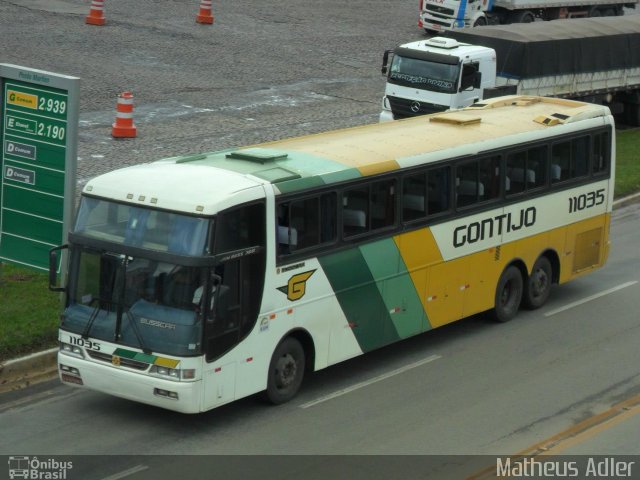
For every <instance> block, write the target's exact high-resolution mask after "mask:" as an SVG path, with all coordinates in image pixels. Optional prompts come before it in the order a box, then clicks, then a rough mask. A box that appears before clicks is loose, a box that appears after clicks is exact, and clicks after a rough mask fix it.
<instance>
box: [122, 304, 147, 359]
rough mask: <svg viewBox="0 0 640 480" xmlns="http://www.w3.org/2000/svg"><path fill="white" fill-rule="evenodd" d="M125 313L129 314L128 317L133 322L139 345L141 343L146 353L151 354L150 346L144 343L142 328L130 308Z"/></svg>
mask: <svg viewBox="0 0 640 480" xmlns="http://www.w3.org/2000/svg"><path fill="white" fill-rule="evenodd" d="M125 313H126V314H127V318H128V319H129V323H130V324H131V328H132V329H133V333H134V334H135V336H136V339H137V340H138V345H140V348H141V349H142V351H143V352H144V353H146V354H147V355H151V349H150V348H148V347H147V346H146V345H145V344H144V341H143V340H142V334H141V333H140V330H139V329H138V324H137V323H136V320H135V318H134V317H133V315H132V314H131V312H130V311H129V310H127V311H126V312H125Z"/></svg>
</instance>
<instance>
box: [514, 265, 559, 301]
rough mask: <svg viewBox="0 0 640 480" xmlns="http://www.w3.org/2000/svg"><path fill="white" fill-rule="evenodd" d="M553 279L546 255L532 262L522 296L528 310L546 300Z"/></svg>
mask: <svg viewBox="0 0 640 480" xmlns="http://www.w3.org/2000/svg"><path fill="white" fill-rule="evenodd" d="M552 280H553V270H552V268H551V262H550V261H549V259H548V258H547V257H540V258H538V260H536V263H534V264H533V269H532V270H531V275H529V278H528V280H527V283H526V284H525V289H524V296H523V298H522V300H523V303H524V306H525V307H526V308H528V309H529V310H535V309H536V308H540V307H541V306H542V305H544V304H545V303H546V302H547V299H548V298H549V294H550V293H551V282H552Z"/></svg>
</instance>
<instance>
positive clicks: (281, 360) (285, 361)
mask: <svg viewBox="0 0 640 480" xmlns="http://www.w3.org/2000/svg"><path fill="white" fill-rule="evenodd" d="M304 369H305V358H304V349H303V348H302V345H300V342H298V340H296V339H295V338H293V337H288V338H285V339H284V340H283V341H282V342H281V343H280V345H278V348H276V351H275V352H273V356H272V357H271V363H270V364H269V377H268V378H267V390H266V392H265V393H266V398H267V399H268V400H269V401H270V402H271V403H273V404H275V405H279V404H281V403H285V402H288V401H289V400H291V399H292V398H293V397H295V396H296V394H297V393H298V390H299V389H300V385H301V384H302V378H303V377H304Z"/></svg>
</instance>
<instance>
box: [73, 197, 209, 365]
mask: <svg viewBox="0 0 640 480" xmlns="http://www.w3.org/2000/svg"><path fill="white" fill-rule="evenodd" d="M213 222H214V219H211V218H202V217H192V216H188V215H183V214H179V213H173V212H167V211H162V210H154V209H149V208H145V207H138V206H133V205H127V204H122V203H117V202H112V201H108V200H102V199H97V198H92V197H86V196H85V197H83V198H82V200H81V203H80V208H79V211H78V217H77V220H76V225H75V228H74V231H73V233H74V234H75V235H76V239H80V241H78V240H77V241H76V243H75V244H74V245H72V248H71V263H70V265H69V279H70V281H69V292H68V303H67V307H66V309H65V311H64V315H63V320H62V325H61V326H62V328H64V329H66V330H68V331H71V332H74V333H79V334H82V335H84V336H89V337H92V338H95V339H101V340H105V341H110V342H116V343H121V344H123V345H129V346H133V347H138V348H141V349H142V350H144V351H149V352H150V351H154V352H161V353H166V354H170V355H196V354H199V353H201V351H202V348H201V344H202V326H201V325H202V320H201V316H202V313H201V304H202V301H203V299H202V296H203V295H202V294H203V290H204V283H205V279H206V278H208V277H207V274H208V268H207V267H204V266H198V267H196V266H186V265H183V264H181V259H187V257H204V256H206V255H208V254H209V248H208V245H209V242H208V239H209V231H210V230H211V228H210V227H212V226H213ZM81 239H86V240H87V244H84V242H83V241H82V240H81ZM90 240H99V243H98V245H99V246H98V247H96V246H95V242H91V241H90ZM89 245H93V246H89ZM132 247H135V248H132ZM132 251H133V252H136V253H131V252H132ZM123 252H127V253H123ZM165 257H166V258H165ZM187 263H189V264H190V265H193V264H194V262H187Z"/></svg>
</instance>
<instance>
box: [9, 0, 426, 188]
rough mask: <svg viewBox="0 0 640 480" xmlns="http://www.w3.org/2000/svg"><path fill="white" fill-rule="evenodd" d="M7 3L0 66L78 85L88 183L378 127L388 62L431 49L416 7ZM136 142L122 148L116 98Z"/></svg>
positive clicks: (355, 0)
mask: <svg viewBox="0 0 640 480" xmlns="http://www.w3.org/2000/svg"><path fill="white" fill-rule="evenodd" d="M89 9H90V1H89V0H2V1H0V32H1V33H0V63H11V64H17V65H22V66H26V67H31V68H38V69H42V70H48V71H52V72H57V73H63V74H67V75H73V76H78V77H80V78H81V105H80V132H79V145H78V156H79V162H78V178H79V181H80V182H81V183H82V182H84V181H86V179H88V178H90V177H92V176H95V175H97V174H100V173H103V172H106V171H109V170H113V169H115V168H118V167H120V166H124V165H131V164H136V163H142V162H147V161H151V160H155V159H158V158H163V157H168V156H173V155H182V154H186V153H194V152H202V151H211V150H217V149H221V148H226V147H232V146H239V145H247V144H252V143H258V142H263V141H267V140H273V139H279V138H283V137H289V136H296V135H301V134H306V133H314V132H319V131H324V130H329V129H333V128H338V127H346V126H352V125H359V124H364V123H371V122H375V121H377V115H378V112H379V104H380V98H381V95H382V92H383V89H384V78H383V76H382V75H381V74H380V63H381V57H382V53H383V51H384V50H385V49H386V48H391V47H393V46H394V45H396V44H397V43H402V42H405V41H411V40H416V39H419V38H425V37H424V34H423V33H422V31H421V30H420V29H419V28H418V27H417V15H418V13H417V11H418V2H417V1H415V0H395V1H393V2H390V1H388V0H366V1H365V0H351V1H344V0H316V1H314V2H310V1H304V0H262V1H260V2H257V1H248V0H233V1H221V0H214V1H213V14H214V17H215V22H214V24H213V25H200V24H197V23H196V22H195V17H196V14H197V13H198V10H199V0H105V16H106V20H107V23H106V25H104V26H101V27H98V26H91V25H86V24H85V22H84V17H85V16H86V15H87V13H88V12H89ZM126 90H130V91H132V92H133V94H134V108H135V110H134V122H135V124H136V126H137V128H138V136H137V138H136V139H131V140H114V139H112V138H111V135H110V134H111V124H112V123H113V121H114V119H115V106H116V100H117V95H118V93H120V92H123V91H126Z"/></svg>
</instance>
